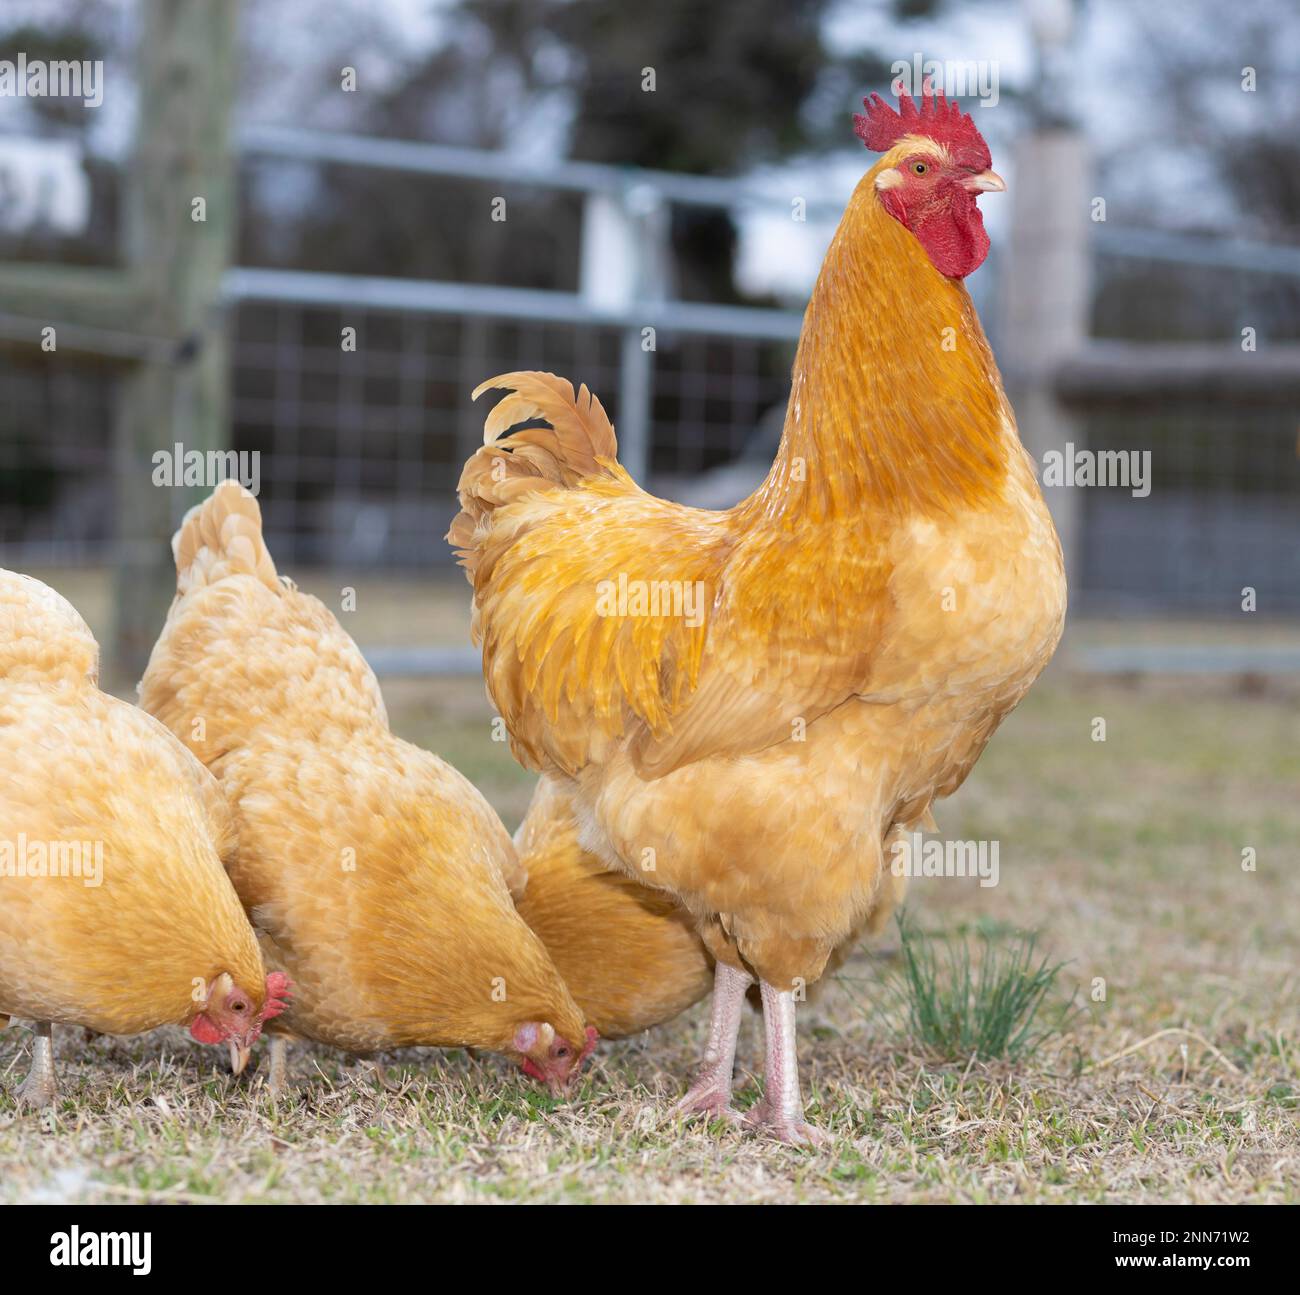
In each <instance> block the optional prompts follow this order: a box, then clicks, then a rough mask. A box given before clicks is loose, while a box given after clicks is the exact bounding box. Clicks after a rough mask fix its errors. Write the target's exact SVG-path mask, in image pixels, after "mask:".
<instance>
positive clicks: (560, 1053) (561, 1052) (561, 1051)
mask: <svg viewBox="0 0 1300 1295" xmlns="http://www.w3.org/2000/svg"><path fill="white" fill-rule="evenodd" d="M555 1055H556V1056H557V1057H567V1056H568V1055H569V1049H568V1048H556V1050H555Z"/></svg>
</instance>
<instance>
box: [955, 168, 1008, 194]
mask: <svg viewBox="0 0 1300 1295" xmlns="http://www.w3.org/2000/svg"><path fill="white" fill-rule="evenodd" d="M961 185H962V188H963V189H967V190H969V192H971V193H1004V192H1005V191H1006V187H1007V182H1006V181H1005V180H1004V179H1003V178H1002V177H1001V176H1000V175H999V174H998V173H997V172H996V171H981V172H980V173H979V174H978V175H968V176H967V177H966V178H965V179H964V180H963V181H962V182H961Z"/></svg>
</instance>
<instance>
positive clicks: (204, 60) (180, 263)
mask: <svg viewBox="0 0 1300 1295" xmlns="http://www.w3.org/2000/svg"><path fill="white" fill-rule="evenodd" d="M141 9H142V12H141V29H142V33H143V34H142V37H141V45H140V55H139V72H138V83H139V95H140V109H139V126H138V129H137V136H136V141H135V148H134V151H133V156H132V160H131V164H130V166H129V168H128V171H127V175H126V177H125V183H124V186H123V196H124V222H123V223H124V234H125V247H124V249H123V250H124V255H125V259H126V263H127V269H128V271H129V272H130V274H131V276H132V278H133V280H134V281H135V282H136V283H137V284H138V285H140V286H142V287H143V290H144V297H145V306H144V311H143V315H144V317H143V318H142V319H140V320H133V321H127V320H123V321H122V323H123V325H124V326H128V325H132V326H136V327H142V328H143V329H144V331H146V332H149V333H151V334H154V335H155V336H159V337H163V338H167V339H174V340H175V345H174V347H170V348H162V347H158V348H153V349H152V350H150V351H149V352H148V353H147V354H146V356H145V357H144V358H143V359H142V361H141V362H140V363H139V364H137V365H135V366H134V367H133V368H132V369H131V370H130V371H129V372H128V373H127V374H126V376H125V377H124V378H123V380H122V384H121V389H120V391H119V400H118V410H117V419H116V431H115V453H114V462H115V490H116V508H117V531H116V533H117V552H116V582H115V584H116V588H115V592H114V609H115V614H116V623H115V627H114V636H113V649H114V650H113V659H114V665H115V669H116V670H117V671H119V672H129V673H130V674H131V675H135V676H137V677H138V672H139V671H140V670H142V668H143V666H144V663H145V660H146V659H147V656H148V653H149V650H150V648H151V647H152V646H153V641H154V639H155V638H156V637H157V635H158V631H159V629H160V628H161V626H162V622H163V618H164V617H165V615H166V611H167V605H168V602H169V601H170V598H171V593H172V590H173V589H174V587H175V575H174V572H173V569H172V564H171V558H170V550H169V547H168V540H169V539H170V537H171V533H172V531H173V529H174V527H175V525H176V523H177V521H178V520H179V517H180V514H181V513H182V512H183V510H184V508H185V507H187V506H188V505H189V504H191V503H194V502H196V500H197V499H198V498H200V497H201V496H202V495H203V494H204V493H206V491H205V490H204V489H193V490H185V489H183V488H178V489H160V488H159V487H157V486H155V485H154V484H153V471H154V465H153V456H154V455H155V453H157V452H158V451H160V450H163V451H170V450H171V449H172V447H173V446H174V445H175V444H177V443H180V444H181V445H183V446H184V448H185V449H186V450H198V451H201V452H203V453H205V454H206V452H207V451H209V450H214V449H220V448H223V447H224V446H226V445H227V444H228V441H229V411H228V397H227V383H228V356H227V348H226V331H225V327H224V321H223V319H222V316H221V279H222V275H223V273H224V271H225V269H226V267H227V265H228V263H229V260H230V252H231V246H232V242H233V237H234V224H235V218H236V213H235V197H234V168H233V164H232V160H231V154H230V140H229V115H230V104H231V101H232V99H233V97H234V90H235V80H236V74H237V67H236V40H235V37H236V28H237V23H238V15H239V2H238V0H141Z"/></svg>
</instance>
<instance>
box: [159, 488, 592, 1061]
mask: <svg viewBox="0 0 1300 1295" xmlns="http://www.w3.org/2000/svg"><path fill="white" fill-rule="evenodd" d="M174 550H175V553H176V556H177V563H178V571H177V589H178V592H177V597H176V600H175V602H174V603H173V605H172V609H171V612H170V614H169V616H168V620H167V625H166V627H165V628H164V630H163V633H162V636H161V637H160V639H159V641H158V643H157V645H156V647H155V649H154V652H153V655H152V657H151V658H150V662H149V668H148V670H147V671H146V674H145V678H144V680H143V682H142V684H141V700H142V703H143V704H144V706H145V707H146V708H147V709H148V710H150V711H151V712H152V713H154V714H156V715H158V717H159V718H160V719H162V720H163V721H164V722H165V723H166V724H167V725H168V727H169V728H171V729H172V730H173V731H174V732H175V733H177V734H178V735H179V736H180V737H182V738H183V740H184V741H185V742H186V743H187V744H188V745H189V747H190V748H191V750H193V751H194V752H195V754H196V755H198V756H199V757H200V759H202V760H203V761H204V762H205V763H207V764H208V765H209V767H210V768H212V769H213V771H214V772H216V773H217V775H218V777H219V778H220V780H221V785H222V788H223V790H224V792H225V794H226V795H227V797H228V798H229V801H230V805H231V807H232V809H233V811H234V813H235V816H236V819H237V823H238V828H239V835H240V842H239V850H238V853H237V855H236V857H235V859H234V860H233V861H232V863H231V869H230V871H231V876H232V877H233V878H234V881H235V884H236V887H237V889H238V891H239V894H240V896H241V898H242V899H243V900H244V902H245V904H246V905H247V907H248V908H249V911H250V912H251V914H252V916H253V919H254V922H255V925H256V926H257V928H258V930H259V932H261V934H262V936H263V943H264V947H265V949H266V951H267V957H268V960H269V962H270V963H271V965H273V966H275V967H276V968H278V969H281V970H284V971H286V972H288V974H289V975H290V976H291V978H292V979H293V981H294V983H295V996H294V1000H293V1003H292V1005H291V1007H290V1009H289V1010H288V1012H287V1013H286V1014H285V1015H284V1016H283V1017H281V1018H279V1020H278V1021H277V1022H276V1023H275V1025H274V1026H273V1027H272V1028H273V1029H275V1028H280V1029H286V1030H288V1031H290V1032H295V1031H296V1032H299V1033H302V1034H304V1035H307V1036H308V1037H311V1038H315V1039H318V1040H319V1041H321V1042H325V1043H330V1044H333V1045H335V1046H338V1047H342V1048H346V1049H349V1050H353V1051H371V1050H375V1049H379V1048H384V1047H401V1046H407V1045H416V1044H427V1045H433V1046H453V1045H459V1044H470V1045H475V1046H481V1047H488V1048H495V1049H501V1050H505V1049H508V1048H509V1046H510V1041H511V1039H512V1038H513V1035H514V1032H515V1028H516V1026H517V1025H518V1024H519V1023H520V1022H524V1021H535V1022H547V1023H549V1024H551V1025H552V1026H554V1028H555V1029H556V1030H557V1031H558V1032H560V1033H562V1034H564V1035H565V1037H566V1038H569V1039H570V1040H571V1041H572V1042H574V1043H575V1044H581V1042H582V1040H583V1033H584V1025H583V1020H582V1016H581V1013H580V1012H579V1010H578V1008H577V1006H576V1005H575V1004H574V1002H573V1000H572V998H571V997H570V996H569V994H568V992H567V990H566V989H565V988H564V985H563V983H562V981H561V980H560V977H559V975H558V973H557V972H556V970H555V968H554V965H553V963H552V962H551V960H550V958H549V957H548V955H547V953H546V951H545V948H544V947H543V945H542V944H541V942H540V941H539V940H538V939H537V938H536V937H535V936H534V935H533V934H532V932H531V931H529V930H528V928H527V926H526V925H525V924H524V922H523V921H522V920H521V919H520V917H519V916H518V914H517V913H516V911H515V909H514V905H513V902H512V898H511V890H512V888H513V889H515V890H519V889H521V888H522V876H521V873H520V870H519V865H518V860H517V857H516V855H515V851H514V847H513V845H512V843H511V841H510V838H509V836H508V835H507V833H506V831H505V828H504V827H503V826H502V825H501V821H500V819H499V818H498V817H497V816H496V814H495V813H494V812H493V810H492V809H491V807H490V806H489V805H488V804H487V802H486V801H485V800H484V799H483V797H482V796H481V795H479V793H478V792H477V791H476V790H475V789H474V787H473V786H471V785H470V783H468V782H467V781H466V780H465V779H464V778H462V777H461V776H460V775H459V774H458V773H457V772H456V771H455V770H454V769H452V768H450V766H448V765H446V764H445V763H444V762H443V761H441V760H439V759H438V758H437V757H436V756H433V755H431V754H429V753H428V752H425V751H421V750H419V749H418V748H416V747H413V746H411V745H410V744H409V743H406V742H403V741H401V740H400V739H399V738H397V737H395V736H394V735H393V734H392V732H391V731H390V730H389V728H388V721H387V716H386V713H385V711H384V704H383V699H382V696H381V694H380V691H379V685H378V683H377V681H376V680H375V677H374V675H373V673H372V672H371V671H370V669H369V667H368V666H367V665H366V663H365V661H364V659H363V658H362V656H361V653H360V651H359V650H358V649H357V647H356V644H355V643H353V641H352V639H351V638H350V637H349V636H348V635H347V634H345V633H344V632H343V630H342V628H341V627H340V626H339V624H338V622H337V620H336V619H335V618H334V616H333V615H332V614H331V613H330V611H329V610H328V609H327V608H326V607H325V606H324V605H323V604H322V603H321V602H319V601H318V600H317V599H315V598H311V597H308V596H307V595H305V594H303V593H301V592H299V591H298V590H297V589H296V588H295V587H294V586H293V585H292V584H291V583H290V582H288V581H285V580H283V579H280V578H278V577H277V576H276V574H275V565H274V563H273V562H272V560H271V557H270V555H269V553H267V552H266V549H265V545H264V543H263V541H262V537H261V519H260V516H259V513H258V508H257V503H256V500H254V499H253V497H252V496H251V495H249V494H248V493H247V492H246V491H244V490H243V489H242V487H239V486H236V485H234V484H233V483H227V484H226V485H224V486H222V487H220V488H219V489H218V490H217V491H216V492H214V494H213V495H212V497H211V498H210V499H208V500H207V501H206V502H205V503H204V504H203V505H201V506H200V508H199V509H198V510H196V511H194V512H192V513H191V514H190V516H189V517H188V518H187V519H186V521H185V525H184V526H183V527H182V530H181V533H180V535H179V536H178V537H177V539H176V541H175V544H174Z"/></svg>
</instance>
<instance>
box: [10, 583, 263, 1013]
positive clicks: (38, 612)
mask: <svg viewBox="0 0 1300 1295" xmlns="http://www.w3.org/2000/svg"><path fill="white" fill-rule="evenodd" d="M0 588H3V589H4V590H5V595H4V598H5V602H4V605H5V631H6V636H5V642H6V644H8V645H9V646H10V647H12V645H13V644H15V643H19V644H27V645H31V644H35V643H38V642H42V641H44V642H45V643H46V646H47V649H48V652H47V654H46V657H45V659H46V660H47V661H50V662H61V663H62V664H60V665H56V666H55V668H53V669H50V670H47V671H46V672H45V673H44V674H43V675H35V674H34V673H33V672H31V671H29V670H26V669H25V670H23V671H19V672H17V673H18V674H19V677H20V678H21V679H22V682H17V683H15V682H13V679H12V677H11V676H10V675H9V674H6V675H5V677H4V678H3V679H0V1012H5V1013H9V1014H14V1015H19V1016H23V1017H28V1018H36V1019H42V1020H55V1021H65V1022H72V1023H77V1024H82V1025H86V1026H88V1027H90V1028H92V1029H95V1030H99V1031H101V1032H103V1033H110V1034H135V1033H139V1032H140V1031H142V1030H148V1029H153V1028H155V1027H156V1026H159V1025H163V1024H168V1023H173V1022H175V1023H184V1022H186V1021H189V1020H190V1019H191V1018H192V1017H193V1016H194V1015H195V1014H196V1012H197V1011H198V1008H199V1004H198V1002H197V1001H196V1000H195V998H194V989H195V983H196V981H201V982H202V983H203V984H208V983H210V982H211V981H213V980H215V979H216V978H217V977H218V976H220V975H221V974H223V973H224V974H228V975H229V976H231V977H232V978H233V979H234V981H235V982H236V983H237V984H238V985H239V987H240V988H241V989H242V990H243V991H244V992H245V993H246V994H248V995H249V997H250V998H251V999H252V1002H253V1005H254V1008H255V1009H260V1008H261V1006H262V1004H263V1002H264V998H265V975H264V972H263V965H262V959H261V955H260V953H259V952H258V948H257V942H256V939H255V937H254V934H253V931H252V928H251V927H250V926H249V923H248V920H247V918H246V917H245V915H244V912H243V909H242V907H241V906H240V903H239V899H238V897H237V896H236V894H235V892H234V889H233V887H232V886H231V883H230V881H229V879H228V878H227V876H226V873H225V870H224V867H223V865H222V859H223V856H225V857H230V856H231V855H232V854H233V851H234V845H235V836H234V825H233V821H232V819H231V815H230V812H229V810H228V808H227V806H226V803H225V800H224V798H223V797H222V795H221V793H220V790H219V789H218V788H217V786H216V783H215V782H214V780H213V779H212V777H211V775H210V774H208V773H207V771H206V770H204V769H203V768H202V766H201V765H199V764H198V762H197V761H196V760H195V759H194V758H193V757H192V756H191V755H190V754H189V753H188V752H187V751H186V750H185V749H184V747H183V746H182V745H181V744H180V743H179V742H178V741H177V740H176V739H175V738H174V737H173V736H172V735H171V734H170V733H169V732H167V730H166V729H165V728H163V727H162V725H160V724H159V723H157V721H155V720H153V719H151V718H150V717H149V716H148V715H146V714H144V712H143V711H140V710H137V709H136V708H135V707H133V706H128V705H127V704H126V703H124V702H121V701H118V700H117V699H116V698H114V697H110V696H108V695H106V694H105V693H102V692H100V691H99V689H98V688H96V687H94V686H93V684H91V683H90V682H89V681H88V680H87V679H86V677H85V668H86V666H87V665H88V664H89V663H92V662H93V661H94V659H95V656H96V648H95V643H94V639H93V638H92V637H91V635H90V632H89V630H87V629H86V627H85V625H84V622H82V621H81V618H80V617H79V616H77V614H76V612H75V611H73V610H72V608H71V607H70V605H69V604H67V603H66V602H65V601H64V600H63V599H61V598H59V597H58V595H56V594H54V593H53V591H52V590H48V589H46V588H45V587H44V586H42V585H40V584H39V583H38V582H36V581H33V580H27V579H26V578H22V577H19V578H16V577H13V576H11V575H10V573H8V572H5V573H3V575H0ZM14 591H19V593H20V596H19V597H16V596H15V592H14ZM22 606H25V607H26V608H27V609H28V610H27V613H26V614H24V613H22V612H21V611H20V610H19V608H20V607H22ZM47 634H48V635H49V638H48V639H45V638H44V637H43V636H45V635H47ZM22 658H23V660H24V661H25V662H26V663H28V665H30V664H31V663H33V662H35V661H37V660H40V659H41V654H40V653H39V652H36V651H33V650H30V646H29V647H27V648H24V650H23V653H22ZM11 659H12V657H11ZM65 667H66V668H65ZM70 683H72V684H73V685H74V686H68V685H69V684H70Z"/></svg>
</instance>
